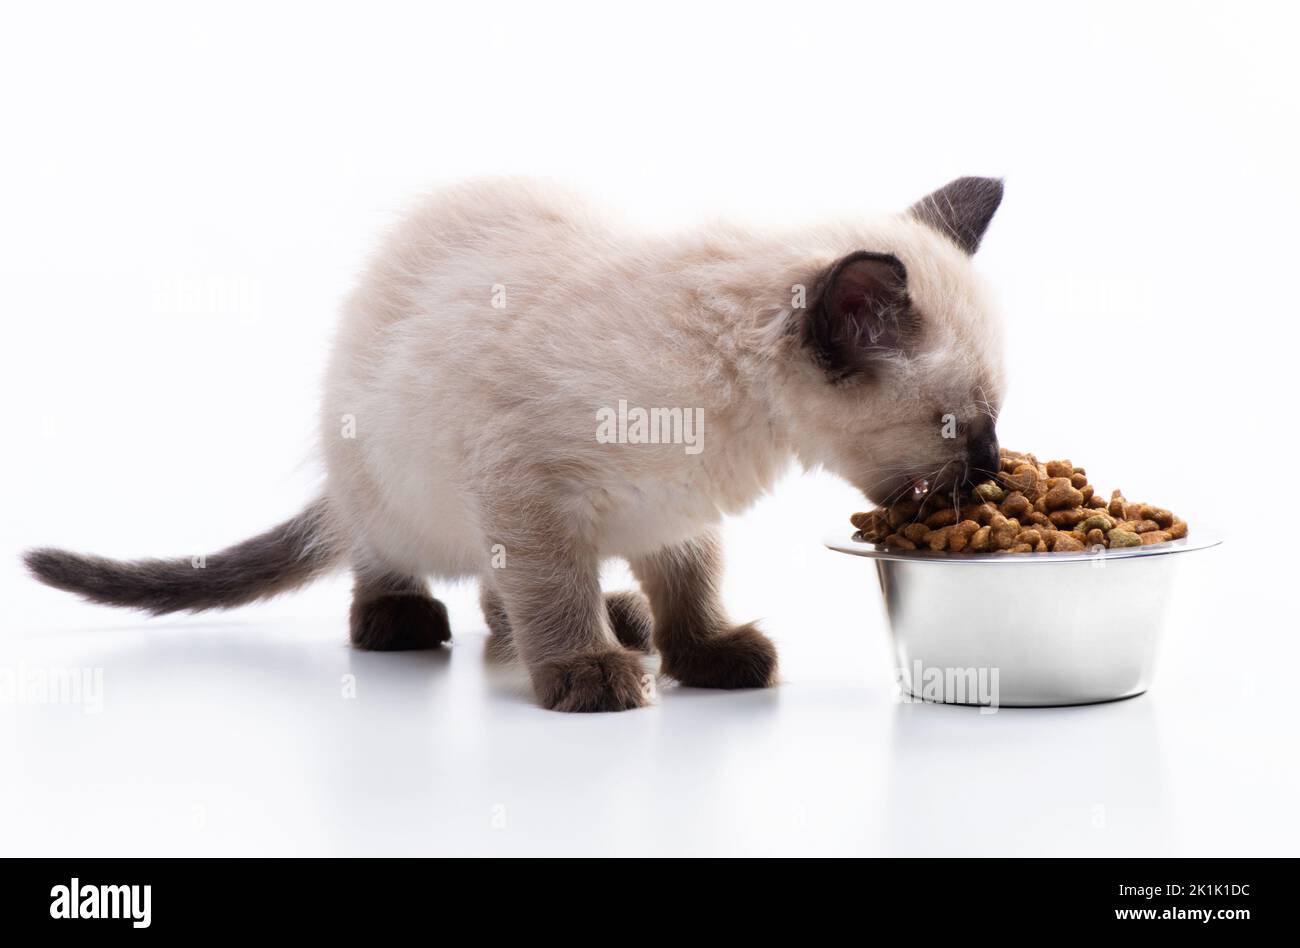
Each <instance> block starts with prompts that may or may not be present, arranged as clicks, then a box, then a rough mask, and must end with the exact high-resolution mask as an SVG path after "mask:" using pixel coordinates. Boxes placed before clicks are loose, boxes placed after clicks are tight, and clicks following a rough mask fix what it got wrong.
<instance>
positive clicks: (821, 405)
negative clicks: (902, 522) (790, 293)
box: [782, 178, 1003, 503]
mask: <svg viewBox="0 0 1300 948" xmlns="http://www.w3.org/2000/svg"><path fill="white" fill-rule="evenodd" d="M1001 200H1002V182H1001V181H999V180H997V179H994V178H959V179H958V180H956V181H953V182H952V183H950V184H948V185H946V186H944V187H943V188H940V189H939V190H938V191H936V192H934V193H933V194H931V195H929V196H927V197H925V198H923V199H922V200H921V201H919V202H917V203H916V204H914V205H913V206H912V207H911V208H910V209H908V211H907V212H906V213H905V214H903V215H901V216H899V217H897V218H894V219H891V220H888V221H884V222H881V223H880V224H879V225H878V226H877V227H876V228H875V229H874V230H873V231H872V234H871V237H870V238H868V239H869V240H870V244H869V245H868V246H866V247H861V248H860V249H857V250H854V251H852V252H849V253H845V254H843V255H842V256H840V257H839V258H838V259H836V260H834V261H833V262H832V263H831V264H829V265H828V266H825V267H824V269H823V270H822V272H821V273H820V275H819V277H818V278H817V280H816V282H815V284H814V285H813V286H812V287H811V288H810V292H809V293H808V298H807V300H806V306H805V307H804V308H803V309H802V310H797V311H796V313H795V320H794V322H793V324H792V328H793V331H794V337H795V338H796V339H797V345H795V346H794V350H795V352H794V359H795V360H796V361H800V360H801V364H799V365H798V366H797V371H795V372H793V373H791V374H790V375H789V376H787V380H788V383H789V384H788V385H787V386H782V388H783V390H784V394H785V396H786V397H785V398H783V399H782V401H783V402H784V403H785V409H784V410H785V411H786V412H787V413H788V414H789V415H790V421H791V424H790V426H789V430H791V431H792V432H793V435H792V437H793V438H794V440H795V446H796V450H797V452H798V454H799V455H800V457H801V459H802V460H803V461H804V463H805V464H820V465H823V466H825V467H827V468H828V469H830V470H832V471H834V472H835V473H837V474H839V475H840V476H842V477H844V478H845V479H847V480H848V481H849V482H850V483H852V484H854V485H855V486H857V487H858V488H859V489H861V490H862V491H863V492H864V493H866V494H867V496H868V497H870V498H871V499H872V500H873V501H875V502H877V503H887V502H890V501H892V500H895V499H897V498H898V497H900V496H902V495H903V494H905V493H906V492H907V491H908V490H909V489H910V488H911V487H912V486H913V484H915V483H916V482H918V481H920V480H925V481H927V482H928V485H929V487H930V489H932V490H946V491H950V490H952V489H953V488H954V487H955V486H957V485H959V484H962V483H973V482H975V481H977V480H983V479H985V478H987V477H988V476H989V475H990V474H991V473H993V472H996V471H997V468H998V441H997V432H996V428H995V425H996V421H997V414H998V410H999V409H1000V407H1001V403H1002V391H1003V371H1002V355H1001V339H1000V331H999V325H998V321H997V319H996V317H995V315H994V313H993V311H992V307H991V306H990V304H989V302H988V301H987V300H986V298H985V294H984V291H983V287H982V285H981V282H980V280H979V279H978V277H977V276H976V274H975V271H974V268H973V267H972V265H971V255H972V254H974V252H975V250H976V249H977V248H978V247H979V243H980V240H981V238H982V237H983V236H984V231H985V229H986V228H987V227H988V225H989V221H990V220H992V217H993V213H994V211H996V210H997V207H998V204H999V203H1000V202H1001Z"/></svg>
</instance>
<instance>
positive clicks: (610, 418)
mask: <svg viewBox="0 0 1300 948" xmlns="http://www.w3.org/2000/svg"><path fill="white" fill-rule="evenodd" d="M1001 196H1002V186H1001V183H1000V182H999V181H996V180H993V179H987V178H962V179H959V180H957V181H954V182H952V183H951V184H949V185H947V186H946V187H944V188H942V189H940V190H939V191H937V192H935V193H934V194H932V195H930V196H929V197H927V198H925V199H923V200H922V201H920V202H918V203H917V204H916V205H914V206H913V207H912V208H910V209H909V210H908V211H907V212H906V213H903V214H900V215H896V216H888V217H882V218H879V219H876V220H867V221H854V222H848V223H841V224H837V225H829V226H821V227H814V228H809V229H806V230H800V231H795V232H791V233H785V234H779V235H778V234H765V233H753V232H751V231H748V230H743V229H740V228H725V227H714V228H711V229H709V230H706V231H701V232H698V233H693V234H690V235H686V236H683V237H678V238H675V239H663V238H647V237H641V236H637V235H635V234H631V233H627V232H625V231H624V230H622V229H620V228H618V227H616V226H614V225H612V224H610V223H607V222H606V221H604V220H602V219H601V218H599V217H598V216H596V215H594V214H593V213H592V212H591V211H590V210H589V209H587V208H586V207H585V206H584V205H583V204H582V203H581V202H580V201H578V200H576V199H574V198H572V197H570V196H568V195H561V194H557V193H555V192H554V191H552V190H549V189H543V188H540V187H538V186H535V185H530V184H527V183H521V182H513V181H505V182H501V181H496V182H486V183H477V184H470V185H465V186H462V187H458V188H454V189H451V190H449V191H447V192H445V193H443V194H440V195H438V196H437V197H435V198H434V199H432V200H431V201H429V202H428V203H427V204H425V205H424V206H423V207H421V208H420V209H419V210H418V211H417V212H416V213H415V214H414V215H412V216H411V217H410V218H409V219H408V220H407V221H406V222H405V223H404V224H403V225H402V226H401V227H400V228H399V229H398V230H397V232H396V233H394V234H393V235H392V236H391V237H390V238H389V240H388V241H387V243H386V244H385V245H384V247H383V249H382V250H381V252H380V253H379V255H378V256H377V257H376V259H375V261H374V263H373V265H372V267H371V269H370V272H369V274H368V275H367V276H366V278H365V279H364V281H363V283H362V285H361V286H360V287H359V288H358V289H357V291H356V292H355V293H354V294H353V295H352V298H351V299H350V300H349V301H348V304H347V306H346V311H345V314H344V319H343V324H342V328H341V330H340V332H339V336H338V340H337V343H336V345H335V349H334V354H333V358H332V360H331V365H330V369H329V374H328V381H327V387H326V394H325V399H324V407H323V410H322V418H321V431H322V443H323V448H324V455H325V459H326V462H327V469H328V478H327V482H326V488H325V492H324V495H323V496H322V497H321V498H320V499H319V500H317V501H316V502H315V503H313V504H312V505H310V506H309V507H308V508H307V509H306V510H305V511H304V512H303V513H302V514H300V515H299V516H297V517H295V518H294V519H292V520H290V521H288V522H287V523H285V524H282V525H281V526H279V527H277V528H275V529H273V530H271V531H269V532H268V533H266V534H263V535H262V536H260V537H256V538H254V539H252V540H249V541H246V542H244V543H242V544H239V545H238V546H235V547H232V548H231V549H229V550H226V551H224V552H223V553H219V554H214V555H211V556H209V557H207V559H206V565H205V568H204V569H201V570H199V569H194V568H192V565H191V562H190V560H188V559H184V560H149V561H142V562H135V563H119V562H114V561H109V560H104V559H100V558H96V557H86V556H79V555H75V554H69V553H66V552H62V551H57V550H36V551H32V552H31V553H29V554H28V556H27V562H28V565H29V566H30V568H31V569H32V571H33V572H34V573H35V574H36V576H37V577H38V578H40V579H41V580H43V581H44V582H47V583H49V584H51V585H53V586H57V587H59V588H62V589H67V590H70V591H73V592H77V593H81V594H82V595H84V596H87V597H88V598H90V599H92V600H95V601H98V602H105V603H111V604H114V605H124V606H135V607H139V608H143V609H146V610H149V611H151V612H154V613H163V612H169V611H175V610H182V609H189V610H199V609H207V608H218V607H228V606H233V605H238V604H241V603H246V602H250V601H253V600H255V599H259V598H263V597H266V596H269V595H272V594H275V593H278V592H280V591H283V590H285V589H288V588H292V587H293V586H296V585H299V584H301V583H302V582H305V581H306V580H308V579H310V578H311V577H312V576H314V575H316V574H318V573H320V572H321V571H323V570H326V569H328V568H330V567H332V566H335V565H339V564H346V565H348V566H350V567H351V568H352V570H353V572H354V574H355V577H356V591H355V597H354V602H353V607H352V626H351V628H352V640H353V642H354V643H355V644H356V645H357V646H358V647H360V648H374V649H401V648H425V647H434V646H437V645H438V644H440V643H441V642H444V641H446V640H447V639H449V638H450V631H449V629H448V626H447V615H446V610H445V609H444V608H443V606H442V604H441V603H439V602H438V601H437V600H436V599H433V598H432V597H431V596H430V595H429V593H428V590H427V586H426V582H427V579H428V578H429V577H437V578H454V577H463V576H476V577H478V578H479V580H480V582H481V584H482V595H483V606H484V612H485V615H486V616H487V618H488V623H489V626H490V627H491V628H492V630H493V633H494V637H495V638H496V642H497V644H498V646H501V647H502V648H506V650H508V651H512V652H514V653H516V654H517V655H518V656H519V657H520V658H521V659H522V660H523V662H524V663H525V664H526V666H527V668H528V671H529V673H530V675H531V677H532V680H533V683H534V685H535V687H536V690H537V694H538V697H539V699H540V700H541V702H542V703H543V704H544V705H545V706H546V707H549V708H556V709H559V710H566V711H602V710H618V709H624V708H632V707H637V706H639V705H641V704H643V703H645V701H646V700H647V693H648V689H647V688H646V687H645V686H644V681H645V670H644V668H643V666H642V663H641V660H640V657H639V655H638V654H637V652H636V651H634V650H633V649H644V648H645V647H647V646H648V644H649V641H650V640H652V641H653V644H654V646H655V647H656V648H657V649H658V651H659V652H660V655H661V657H662V663H663V669H664V671H665V672H666V673H667V674H669V675H671V676H673V677H675V678H677V679H678V680H680V681H682V682H684V683H686V684H689V685H695V686H699V687H717V688H745V687H761V686H765V685H769V684H771V683H772V682H773V680H774V678H775V673H776V653H775V651H774V649H773V647H772V645H771V643H770V642H769V641H768V639H767V638H765V637H764V636H763V635H762V634H761V633H759V632H758V631H757V630H756V629H755V628H754V627H753V626H752V625H743V626H735V625H733V624H732V623H731V622H730V621H729V620H728V619H727V617H726V615H725V612H724V610H723V609H722V606H721V603H720V601H719V598H718V576H719V570H720V556H719V550H718V544H717V540H716V538H715V534H714V532H713V531H714V527H715V525H716V524H717V522H718V520H719V519H720V517H721V516H722V515H723V514H724V513H735V512H738V511H741V510H743V509H745V507H746V506H748V505H749V504H750V503H752V502H753V501H754V500H755V499H756V498H757V497H758V496H759V495H760V494H761V493H762V492H763V491H764V490H765V489H766V488H767V487H768V486H769V485H771V483H772V481H773V479H774V478H775V477H776V476H777V474H778V473H779V472H780V471H781V470H782V468H783V467H784V466H785V464H786V463H787V462H788V460H789V459H790V458H791V457H795V458H797V459H798V460H799V461H800V462H802V463H803V464H804V465H805V466H809V467H811V466H815V465H822V466H825V467H826V468H828V469H830V470H832V471H834V472H836V473H838V474H840V475H841V476H843V477H844V478H845V479H847V480H848V481H849V482H850V483H852V484H854V485H856V486H858V487H859V488H861V489H862V490H863V491H864V492H866V493H867V494H868V495H869V496H870V497H871V498H872V499H873V500H876V501H883V500H886V499H887V498H889V497H890V496H893V495H896V494H897V493H898V492H901V491H903V490H907V489H909V487H911V486H912V485H913V484H914V483H915V482H916V481H918V480H919V479H926V480H928V481H929V482H930V483H931V485H932V487H933V488H934V489H945V488H947V487H951V486H952V485H953V484H954V483H956V482H957V481H959V480H963V479H966V478H968V477H971V476H973V475H974V473H975V472H976V471H979V470H996V467H997V441H996V436H995V434H994V428H993V418H994V417H995V416H996V411H997V407H998V405H999V404H1000V398H1001V392H1002V368H1001V362H1000V355H999V338H998V329H997V326H996V323H995V320H994V318H993V316H992V313H991V310H990V307H989V305H988V303H987V301H986V300H985V297H984V293H983V290H982V288H981V285H980V282H979V280H978V279H977V278H976V275H975V273H974V271H973V269H972V267H971V260H970V255H971V254H972V253H973V252H974V251H975V249H976V248H977V246H978V245H979V242H980V239H981V237H982V236H983V233H984V231H985V229H986V227H987V226H988V223H989V221H990V219H991V218H992V216H993V213H994V211H995V210H996V208H997V206H998V203H999V202H1000V200H1001ZM611 556H618V557H624V558H626V559H627V560H628V562H629V563H630V564H631V567H632V570H633V572H634V574H635V575H636V577H637V578H638V580H639V581H640V583H641V586H642V589H643V591H644V593H645V598H644V599H642V598H641V597H639V596H634V595H629V594H618V595H614V596H611V597H608V598H607V597H605V596H604V595H603V594H602V592H601V589H600V585H599V580H598V575H599V566H600V562H601V560H602V558H605V557H611ZM647 600H648V602H647Z"/></svg>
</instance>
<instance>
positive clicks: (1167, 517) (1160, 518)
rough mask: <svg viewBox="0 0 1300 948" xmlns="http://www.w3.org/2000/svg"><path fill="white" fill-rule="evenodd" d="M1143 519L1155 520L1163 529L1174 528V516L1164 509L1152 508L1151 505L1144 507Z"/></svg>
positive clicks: (1144, 505)
mask: <svg viewBox="0 0 1300 948" xmlns="http://www.w3.org/2000/svg"><path fill="white" fill-rule="evenodd" d="M1142 519H1143V520H1154V521H1155V522H1156V523H1158V524H1160V527H1161V529H1164V528H1165V527H1172V526H1173V525H1174V515H1173V514H1171V513H1170V512H1169V511H1168V510H1165V509H1164V508H1163V507H1152V506H1151V505H1150V504H1143V505H1142Z"/></svg>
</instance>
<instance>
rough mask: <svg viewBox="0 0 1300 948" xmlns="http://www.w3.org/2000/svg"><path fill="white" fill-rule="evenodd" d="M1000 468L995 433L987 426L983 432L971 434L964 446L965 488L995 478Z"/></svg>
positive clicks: (996, 434)
mask: <svg viewBox="0 0 1300 948" xmlns="http://www.w3.org/2000/svg"><path fill="white" fill-rule="evenodd" d="M1000 466H1001V464H1000V455H999V454H998V433H997V431H996V430H994V428H993V426H992V425H989V426H988V428H987V429H986V430H984V431H978V432H973V433H972V434H971V438H970V441H969V442H968V444H967V446H966V471H967V474H966V483H967V486H974V485H975V484H979V483H981V482H983V481H986V480H988V479H989V478H990V477H996V476H997V473H998V468H999V467H1000Z"/></svg>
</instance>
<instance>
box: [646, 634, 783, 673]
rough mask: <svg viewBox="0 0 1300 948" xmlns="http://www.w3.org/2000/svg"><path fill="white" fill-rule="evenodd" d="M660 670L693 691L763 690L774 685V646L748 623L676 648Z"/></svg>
mask: <svg viewBox="0 0 1300 948" xmlns="http://www.w3.org/2000/svg"><path fill="white" fill-rule="evenodd" d="M663 669H664V672H665V673H666V674H668V675H671V676H672V677H673V678H676V679H677V680H678V681H680V682H681V683H682V684H683V685H690V686H691V687H693V688H767V687H768V686H770V685H774V684H776V646H774V645H773V644H772V642H771V640H770V639H768V637H767V636H766V635H764V634H763V633H762V632H759V631H758V628H757V627H756V626H755V625H754V624H753V623H752V622H751V623H749V624H748V625H741V626H737V627H736V628H734V629H728V630H727V631H726V632H719V633H718V634H717V635H714V636H713V637H711V638H707V639H703V640H701V641H698V642H693V643H692V644H691V645H690V646H689V647H679V648H678V649H676V650H675V651H674V652H673V654H672V655H665V656H664V664H663Z"/></svg>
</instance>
